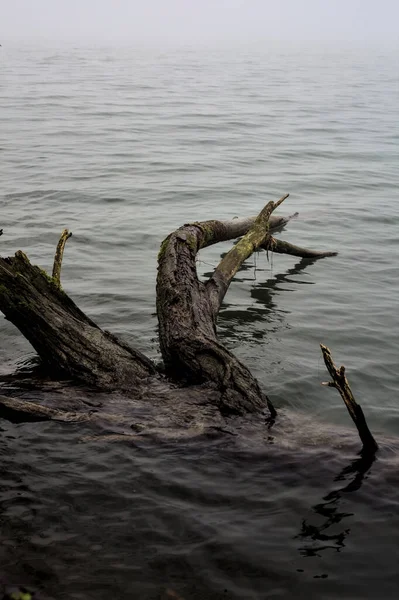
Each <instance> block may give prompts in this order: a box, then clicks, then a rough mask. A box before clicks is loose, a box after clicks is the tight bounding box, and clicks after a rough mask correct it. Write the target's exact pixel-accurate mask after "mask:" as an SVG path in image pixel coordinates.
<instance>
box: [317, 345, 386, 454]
mask: <svg viewBox="0 0 399 600" xmlns="http://www.w3.org/2000/svg"><path fill="white" fill-rule="evenodd" d="M320 348H321V352H322V354H323V358H324V362H325V365H326V367H327V371H328V372H329V374H330V376H331V379H332V381H328V382H325V383H323V385H326V386H328V387H334V388H335V389H336V390H338V392H339V393H340V394H341V397H342V400H343V401H344V403H345V406H346V408H347V409H348V412H349V414H350V416H351V418H352V420H353V422H354V424H355V425H356V428H357V430H358V432H359V436H360V439H361V441H362V443H363V453H375V452H376V451H377V450H378V444H377V442H376V441H375V439H374V437H373V436H372V434H371V432H370V429H369V428H368V425H367V422H366V418H365V416H364V413H363V410H362V407H361V406H360V404H358V403H357V402H356V400H355V398H354V396H353V394H352V390H351V388H350V385H349V382H348V380H347V378H346V375H345V367H344V366H343V365H342V366H341V367H340V368H339V369H337V367H336V366H335V364H334V361H333V359H332V355H331V351H330V349H329V348H327V346H324V345H323V344H320Z"/></svg>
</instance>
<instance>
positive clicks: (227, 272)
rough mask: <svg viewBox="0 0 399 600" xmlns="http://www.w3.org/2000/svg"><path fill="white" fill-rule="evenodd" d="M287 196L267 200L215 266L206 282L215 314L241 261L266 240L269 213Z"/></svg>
mask: <svg viewBox="0 0 399 600" xmlns="http://www.w3.org/2000/svg"><path fill="white" fill-rule="evenodd" d="M288 196H289V194H286V195H285V196H283V197H282V198H280V200H278V201H277V202H273V201H271V202H268V203H267V204H266V206H265V207H264V208H263V209H262V210H261V212H260V213H259V215H258V216H257V218H256V219H255V222H254V223H253V225H252V226H251V228H250V229H249V231H248V233H246V234H245V235H244V237H243V238H241V239H240V241H239V242H237V244H236V245H235V246H233V248H232V249H231V250H230V251H229V252H228V253H227V254H226V256H224V258H222V260H221V261H220V263H219V265H218V266H217V267H216V269H215V271H214V273H213V275H212V277H211V278H210V279H209V282H208V287H209V294H210V298H211V303H212V307H213V311H214V314H215V315H216V314H217V313H218V311H219V308H220V305H221V303H222V301H223V298H224V297H225V295H226V292H227V290H228V287H229V285H230V282H231V280H232V279H233V277H234V275H235V274H236V273H237V271H238V269H239V268H240V267H241V265H242V263H243V262H244V261H245V260H246V259H247V258H248V257H249V256H251V254H252V253H253V252H254V251H255V250H256V249H257V248H259V247H260V246H262V244H264V243H265V242H266V240H267V236H268V235H269V218H270V215H271V214H272V212H273V211H274V210H275V209H276V208H277V207H278V206H280V204H281V203H282V202H284V200H285V199H286V198H288Z"/></svg>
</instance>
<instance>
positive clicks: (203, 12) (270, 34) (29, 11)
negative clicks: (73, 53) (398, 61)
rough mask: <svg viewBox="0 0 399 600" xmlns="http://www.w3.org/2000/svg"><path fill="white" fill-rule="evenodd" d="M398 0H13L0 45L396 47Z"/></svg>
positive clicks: (4, 14) (6, 8)
mask: <svg viewBox="0 0 399 600" xmlns="http://www.w3.org/2000/svg"><path fill="white" fill-rule="evenodd" d="M398 23H399V3H398V2H395V1H394V0H382V1H380V2H376V1H375V0H363V1H361V0H346V1H345V0H335V1H334V2H333V1H326V0H302V1H301V2H298V1H297V0H282V1H281V2H279V3H278V4H277V3H276V2H274V1H269V0H263V1H262V0H247V1H246V2H244V1H243V0H229V1H227V0H214V1H213V2H211V0H202V1H201V2H200V3H199V2H194V0H190V1H189V0H168V2H163V1H162V0H149V1H147V2H146V3H145V4H144V3H142V2H139V1H137V0H130V1H129V0H115V1H113V2H111V1H110V0H97V1H94V0H80V1H79V2H78V1H77V0H70V1H69V2H64V1H61V2H58V3H54V2H50V0H36V2H32V1H31V0H14V2H13V3H12V4H11V3H8V4H7V5H4V7H3V10H2V15H1V24H0V43H1V44H2V45H3V46H4V45H6V44H10V45H13V44H14V43H17V44H20V43H22V42H23V43H27V44H32V43H34V44H40V45H47V44H49V43H50V44H65V43H73V44H82V43H87V44H100V45H112V46H119V45H122V46H126V45H129V46H132V45H133V46H134V45H142V44H144V45H150V46H154V45H162V46H165V45H166V46H170V45H187V44H189V45H211V46H215V45H230V44H232V43H234V44H237V45H242V44H244V45H245V44H251V45H252V44H262V45H264V44H273V45H281V46H284V45H287V46H292V45H298V44H301V45H303V44H305V45H311V44H318V45H320V44H325V45H327V46H334V45H335V44H340V45H342V46H343V47H346V46H351V45H355V46H359V45H361V46H364V45H370V46H374V47H375V46H376V45H377V46H382V47H384V48H386V47H388V48H389V47H396V46H398V41H399V34H398Z"/></svg>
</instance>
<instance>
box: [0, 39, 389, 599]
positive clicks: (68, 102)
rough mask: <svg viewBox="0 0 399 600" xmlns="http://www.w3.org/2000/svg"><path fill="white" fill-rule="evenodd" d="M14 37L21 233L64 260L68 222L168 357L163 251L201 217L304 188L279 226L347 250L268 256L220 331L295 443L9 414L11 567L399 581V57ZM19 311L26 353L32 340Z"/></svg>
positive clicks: (211, 581) (8, 328)
mask: <svg viewBox="0 0 399 600" xmlns="http://www.w3.org/2000/svg"><path fill="white" fill-rule="evenodd" d="M0 50H1V52H0V75H1V89H0V94H1V97H0V99H1V112H0V119H1V128H0V151H1V154H0V184H1V194H2V199H1V214H0V227H2V228H3V229H4V235H3V236H2V238H1V239H0V244H1V246H0V250H1V254H2V255H8V254H11V253H13V252H14V251H16V250H17V249H20V248H21V249H23V250H24V251H25V252H27V254H28V255H29V257H30V258H31V260H32V261H33V262H36V263H38V264H40V265H41V266H42V267H44V268H48V269H50V266H51V263H52V256H53V253H54V247H55V244H56V241H57V239H58V235H59V233H60V231H61V230H62V229H63V228H64V227H69V228H70V229H71V230H72V231H73V234H74V235H73V238H72V239H71V240H70V241H69V242H68V246H67V250H66V255H65V262H64V267H63V283H64V288H65V289H66V291H67V292H68V293H69V294H70V295H71V296H72V297H73V299H74V300H75V301H76V302H77V304H78V305H79V306H80V307H81V308H82V309H83V310H85V311H86V312H87V313H88V314H89V315H90V316H91V317H92V318H93V319H94V320H96V321H97V322H98V324H99V325H101V326H102V327H106V328H109V329H110V330H112V331H113V332H115V333H117V334H121V335H122V336H123V337H124V338H125V339H126V340H127V341H128V342H130V343H131V344H132V345H134V346H135V347H137V348H139V349H140V350H142V351H144V352H145V353H147V354H148V355H150V356H151V357H152V358H158V357H159V355H158V346H157V332H156V318H155V314H154V313H155V298H154V291H155V275H156V256H157V251H158V248H159V243H160V241H161V240H162V239H163V237H164V236H165V235H166V234H167V233H169V232H170V231H171V230H173V229H174V228H176V227H177V226H179V225H181V224H182V223H184V222H187V221H190V220H203V219H207V218H229V217H232V216H235V215H243V216H244V215H251V214H256V213H257V212H258V211H259V210H260V208H261V207H262V206H263V204H264V203H265V202H266V201H267V200H269V199H278V198H279V197H280V196H281V195H283V194H284V193H286V192H289V193H290V198H289V199H288V200H287V201H286V202H285V204H284V205H283V206H282V210H281V212H286V213H287V212H295V211H299V217H298V218H297V219H296V220H294V221H292V222H291V223H290V224H289V226H288V227H287V228H286V230H285V231H284V232H283V233H282V237H283V238H284V239H287V240H289V241H291V242H293V243H296V244H299V245H304V246H308V247H311V248H316V249H319V248H320V249H329V250H338V251H339V256H338V257H337V258H331V259H326V260H322V261H318V262H315V263H313V264H311V263H309V262H307V261H301V260H299V259H294V258H291V257H283V256H278V255H275V256H273V257H272V259H271V261H270V262H268V261H267V259H266V256H265V254H260V255H257V256H254V257H252V258H251V260H250V261H248V264H247V265H245V268H243V269H242V270H241V271H240V273H239V275H238V276H237V278H236V280H235V281H234V283H233V284H232V286H231V288H230V290H229V293H228V295H227V297H226V302H225V305H224V308H223V311H222V312H221V314H220V319H219V327H220V336H221V337H222V338H223V341H224V342H225V343H226V344H227V345H228V346H229V347H230V348H232V349H233V350H234V351H235V352H236V353H237V354H238V355H239V356H240V357H241V358H242V359H243V360H244V361H245V362H246V363H247V364H248V365H249V366H250V367H251V369H252V370H253V372H254V373H255V374H256V375H257V377H258V378H259V380H260V381H261V383H262V386H263V387H264V389H265V390H267V392H268V393H269V395H270V397H271V398H272V399H273V401H274V403H275V405H276V407H277V408H280V412H282V414H283V415H284V414H290V415H291V417H290V423H291V425H290V426H289V428H288V430H287V434H286V436H287V440H289V442H290V443H289V444H288V445H287V446H285V445H284V443H282V442H281V439H284V434H283V433H282V432H281V431H280V434H279V435H280V437H279V439H280V442H279V444H275V443H273V442H274V440H273V434H271V435H270V437H269V439H268V440H266V442H269V443H266V444H265V447H262V448H257V449H255V448H249V447H248V448H247V447H246V446H245V443H243V444H241V446H240V445H237V444H232V442H228V441H226V440H225V438H224V437H220V438H215V439H210V440H208V441H201V442H198V441H197V442H195V441H193V442H192V443H188V442H186V443H185V444H179V443H176V444H172V443H171V444H170V445H162V444H160V445H159V446H157V445H152V446H149V445H148V446H139V447H136V446H132V445H131V444H115V445H112V444H103V445H101V444H98V443H97V444H90V443H89V444H87V443H86V444H84V443H79V442H80V440H81V439H82V437H83V436H84V435H85V426H83V425H81V424H80V425H78V424H76V425H71V424H55V423H50V424H49V423H47V424H38V423H35V424H26V423H25V424H12V423H9V422H6V421H2V422H1V424H0V426H1V429H2V440H1V443H0V449H1V453H2V466H1V472H2V482H1V484H0V523H1V529H2V532H1V538H2V549H1V551H0V557H1V561H2V567H1V572H0V583H4V582H6V583H24V584H26V585H33V586H37V587H38V588H39V589H40V590H41V594H42V596H43V597H49V598H50V597H51V598H53V597H54V598H55V597H56V598H57V599H58V598H76V599H78V598H79V599H80V598H82V599H83V598H85V599H87V598H93V599H94V598H96V599H98V598H109V597H113V598H122V597H129V598H130V597H137V598H162V597H165V598H173V597H175V598H176V597H177V596H173V595H172V594H173V593H175V594H177V595H179V596H181V597H183V598H184V599H185V600H189V599H191V598H209V599H216V598H227V599H228V598H234V599H242V598H245V599H247V598H248V599H250V598H251V599H258V598H262V599H263V598H274V597H276V598H277V597H286V598H291V597H306V598H309V597H310V598H337V597H338V596H339V597H345V598H355V597H356V598H365V597H373V598H380V597H382V596H383V597H385V598H388V597H389V598H396V597H397V594H398V586H399V576H398V575H397V559H396V552H397V549H396V540H397V536H398V534H399V519H398V516H397V515H398V499H397V494H396V490H397V485H398V475H397V473H398V469H397V466H398V465H397V456H398V454H397V450H398V448H399V444H397V443H396V439H398V440H399V411H398V390H399V380H398V374H397V373H398V371H397V364H398V349H397V339H398V333H399V327H398V318H397V305H398V297H399V283H398V281H399V278H398V266H397V265H398V259H399V238H398V233H397V232H398V225H399V204H398V192H397V190H398V175H397V173H398V164H399V161H398V159H399V151H398V141H399V133H398V116H399V115H398V106H399V88H398V60H397V57H396V56H394V55H393V54H389V53H381V54H376V53H375V52H374V53H373V52H371V51H369V52H368V51H358V50H356V51H355V50H352V51H343V50H342V51H335V52H330V51H329V52H327V51H322V50H315V49H313V50H305V49H302V50H301V51H293V50H289V51H288V50H276V49H273V50H260V49H257V50H246V51H244V50H242V49H241V50H239V51H234V50H229V51H227V50H225V51H221V50H215V51H210V50H208V51H205V50H193V49H190V48H185V49H180V50H179V51H167V52H161V51H150V50H134V49H113V48H108V49H106V48H86V49H83V48H75V49H65V48H64V49H38V48H5V47H3V48H1V49H0ZM228 247H229V245H228V244H225V245H221V246H220V247H214V248H212V249H209V250H207V251H206V252H204V253H203V254H202V255H201V256H200V257H199V259H200V260H199V264H198V268H199V271H200V273H201V274H206V273H209V272H210V271H211V270H212V267H213V266H215V265H216V264H217V262H218V260H219V258H220V254H221V253H222V252H224V251H225V250H226V249H227V248H228ZM0 332H1V343H0V372H2V373H9V372H12V371H13V370H14V369H15V368H16V366H17V365H18V364H20V363H21V362H24V361H25V360H26V358H27V357H29V356H31V355H32V350H31V348H30V346H29V345H28V343H27V342H25V340H24V339H23V338H22V336H21V335H20V334H19V333H18V332H17V331H16V330H15V328H14V327H13V326H12V325H11V324H10V323H8V322H6V321H2V322H1V324H0ZM320 342H324V343H326V344H327V345H328V346H330V347H331V349H332V350H333V354H334V357H335V358H336V360H337V362H342V363H344V364H345V365H346V366H347V368H348V374H349V377H350V381H351V383H352V387H353V389H354V391H355V394H356V396H357V398H358V399H359V401H360V402H361V403H362V406H363V408H364V410H365V412H366V414H367V417H368V421H369V424H370V427H371V429H372V430H373V432H374V433H375V435H376V437H377V438H378V439H379V440H380V441H381V442H382V444H381V445H382V449H381V452H380V453H379V455H378V456H377V460H376V461H375V462H374V463H373V464H372V465H367V464H366V465H365V464H363V463H360V464H358V463H356V462H355V463H353V461H355V460H356V458H357V455H356V452H357V450H358V448H359V444H358V442H357V439H356V435H355V433H354V431H353V430H352V429H351V430H349V431H347V430H345V429H344V426H346V425H348V426H349V423H348V421H349V417H348V415H347V414H346V411H345V409H344V407H343V406H342V405H341V401H340V399H339V397H338V395H336V394H335V393H334V391H331V390H327V389H325V388H321V387H320V381H322V380H324V379H326V373H325V369H324V366H323V364H322V362H321V360H320V351H319V343H320ZM27 397H29V396H28V395H27ZM305 415H310V416H311V423H312V424H311V425H309V422H307V425H306V427H305V426H304V423H305V422H306V421H305V419H306V417H305ZM293 423H294V425H292V424H293ZM295 423H296V424H297V425H296V426H295ZM283 425H284V423H282V424H281V430H283V429H284V428H283ZM313 434H314V435H315V437H317V438H318V441H317V444H316V443H315V447H314V448H313V449H312V448H311V449H310V450H309V449H307V450H306V449H305V442H306V443H307V444H308V443H309V439H310V438H312V436H313ZM341 439H342V444H341V442H340V440H341ZM351 440H352V441H351ZM396 444H397V445H396ZM337 449H338V450H337ZM345 469H346V470H345ZM167 590H169V591H167ZM171 590H172V591H171Z"/></svg>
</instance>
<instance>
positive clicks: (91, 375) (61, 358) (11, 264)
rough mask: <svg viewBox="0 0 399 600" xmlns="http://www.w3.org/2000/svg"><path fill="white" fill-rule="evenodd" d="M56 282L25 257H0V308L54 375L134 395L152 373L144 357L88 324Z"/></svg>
mask: <svg viewBox="0 0 399 600" xmlns="http://www.w3.org/2000/svg"><path fill="white" fill-rule="evenodd" d="M58 281H59V280H54V279H53V278H51V277H49V276H48V275H47V274H46V273H45V272H44V271H42V269H40V268H39V267H36V266H33V265H31V263H30V262H29V260H28V257H27V256H26V255H25V254H24V253H23V252H17V253H16V254H15V256H14V257H12V258H6V259H3V258H0V309H1V311H2V312H3V313H4V315H5V317H6V319H8V320H9V321H11V322H12V323H13V324H14V325H15V326H16V327H18V329H19V330H20V332H21V333H22V334H23V335H24V336H25V337H26V339H27V340H28V341H29V342H30V343H31V344H32V346H33V348H34V349H35V350H36V352H37V353H38V355H39V357H40V358H41V360H42V362H43V363H44V365H45V366H46V367H48V369H49V371H50V372H51V373H52V374H53V375H57V374H58V375H60V376H62V377H68V378H71V379H79V380H81V381H84V382H85V383H88V384H90V385H94V386H98V387H101V388H110V389H113V388H121V389H125V390H130V389H132V390H134V388H135V386H137V385H139V384H140V383H141V382H142V381H143V380H144V379H146V378H148V377H149V376H151V375H153V374H154V373H155V368H154V366H153V364H152V363H151V361H150V360H149V359H148V358H146V357H145V356H144V355H143V354H141V353H140V352H138V351H137V350H133V349H132V348H129V346H127V345H126V344H124V343H123V342H121V341H120V340H118V339H117V338H116V337H115V336H114V335H112V334H111V333H109V332H107V331H103V330H102V329H100V328H99V327H98V326H97V325H96V324H95V323H94V322H93V321H92V320H91V319H89V318H88V317H87V316H86V315H85V314H84V313H83V312H82V311H81V310H80V309H79V308H78V307H77V306H76V304H75V303H74V302H73V301H72V300H71V299H70V298H69V296H67V294H65V292H64V291H63V290H62V289H61V287H60V286H59V284H58Z"/></svg>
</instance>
